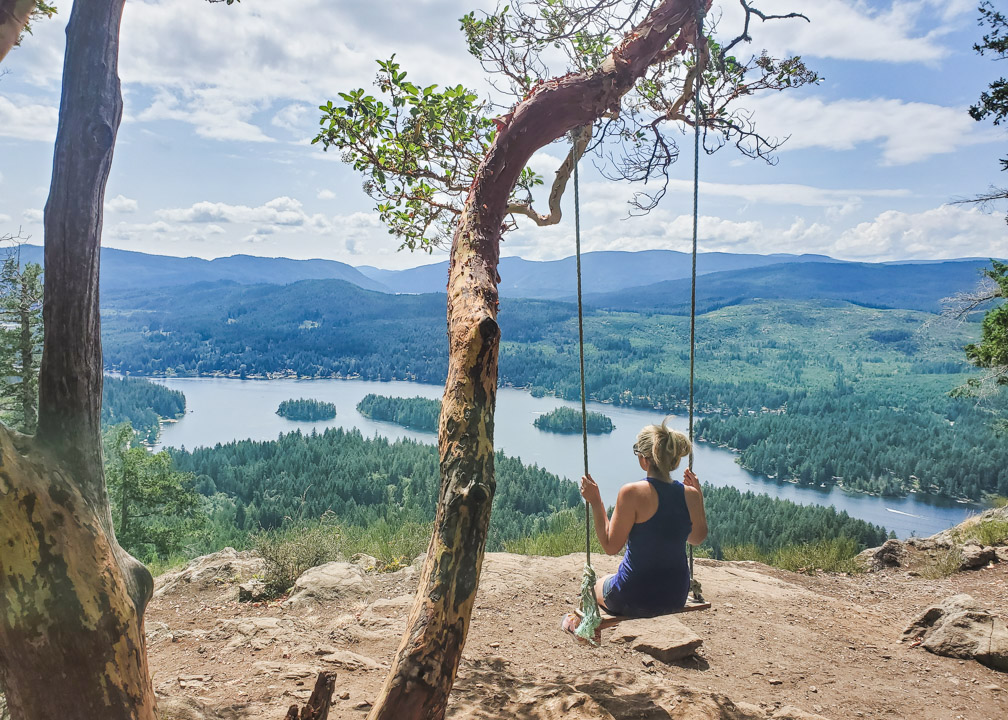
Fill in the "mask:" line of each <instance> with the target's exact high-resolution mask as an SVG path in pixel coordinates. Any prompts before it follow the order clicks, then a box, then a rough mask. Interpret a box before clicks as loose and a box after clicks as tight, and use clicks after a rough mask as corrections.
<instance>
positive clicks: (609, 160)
mask: <svg viewBox="0 0 1008 720" xmlns="http://www.w3.org/2000/svg"><path fill="white" fill-rule="evenodd" d="M739 2H740V5H741V7H742V11H743V18H744V25H743V27H742V29H741V32H740V33H739V34H738V35H737V36H735V37H734V38H733V39H732V40H730V41H729V42H726V43H724V44H723V45H721V44H719V43H718V42H716V41H715V40H714V39H713V38H712V37H711V36H710V34H711V33H710V32H706V33H705V30H706V31H712V30H713V23H711V24H703V21H702V18H703V17H704V16H705V15H706V14H708V13H709V11H710V6H709V3H707V4H706V5H704V4H702V3H701V2H697V1H696V0H651V1H650V2H648V1H645V0H566V1H565V2H558V1H557V0H525V1H521V2H515V3H512V4H510V5H502V6H501V7H499V8H498V10H497V11H496V12H494V13H490V14H484V15H481V16H477V15H476V14H475V13H471V14H469V15H466V16H465V17H463V18H462V29H463V31H464V32H465V35H466V40H467V42H468V46H469V51H470V53H471V54H472V55H473V56H475V57H476V58H477V59H478V60H479V62H480V63H481V64H482V65H483V67H484V69H485V70H487V72H488V73H489V74H490V75H491V77H492V78H494V79H495V80H496V81H497V84H496V85H495V88H496V90H497V91H498V93H499V94H500V95H501V96H504V97H508V96H509V97H510V101H505V102H506V104H505V105H503V106H495V105H493V104H491V103H483V102H480V100H479V98H478V95H477V94H476V93H475V92H472V91H470V90H467V89H466V88H464V87H461V86H454V87H452V86H448V87H446V88H444V89H438V87H437V86H428V87H419V86H416V85H414V84H413V83H412V82H410V81H409V80H408V79H407V73H406V72H405V71H404V70H403V69H402V67H401V66H400V65H399V63H398V62H396V61H395V58H394V57H393V58H392V59H390V60H388V61H382V62H379V73H378V78H377V81H376V84H377V86H378V89H379V91H380V94H381V98H377V97H375V96H373V95H371V94H370V93H368V92H367V91H365V90H363V89H358V90H352V91H349V92H345V93H340V96H339V97H340V102H337V103H333V102H332V101H329V102H327V103H326V104H325V105H323V106H321V110H322V112H323V115H322V118H321V130H320V132H319V134H318V136H317V137H316V138H315V142H321V143H322V144H323V145H324V146H325V147H326V148H329V147H333V148H336V149H338V150H340V151H342V153H343V158H344V160H345V161H346V162H348V163H350V164H351V165H353V167H354V168H355V169H356V170H358V171H360V172H361V173H362V174H363V176H364V178H365V182H364V188H365V190H366V192H367V193H368V194H369V195H370V196H371V197H372V198H374V199H375V201H376V210H377V211H378V213H379V215H380V216H381V218H382V220H383V221H384V222H385V223H386V224H387V225H388V228H389V230H390V232H391V233H392V234H394V235H396V236H398V237H399V238H400V239H401V240H402V243H403V246H405V247H408V248H410V249H427V248H430V247H432V246H434V245H437V244H441V243H446V242H447V241H448V240H449V238H450V239H451V261H450V270H449V276H448V288H447V290H448V335H449V364H448V378H447V381H446V383H445V391H444V395H443V399H442V410H441V418H440V426H439V429H438V450H439V454H440V473H441V487H440V495H439V499H438V507H437V514H436V519H435V529H434V533H433V535H432V537H431V541H430V544H429V546H428V551H427V556H426V561H425V563H424V567H423V571H422V573H421V576H420V581H419V587H418V589H417V595H416V599H415V602H414V605H413V608H412V610H411V612H410V616H409V620H408V623H407V629H406V632H405V634H404V635H403V638H402V641H401V643H400V645H399V649H398V651H397V653H396V656H395V660H394V662H393V665H392V668H391V670H390V673H389V675H388V677H387V678H386V681H385V684H384V686H383V687H382V690H381V693H380V694H379V696H378V698H377V699H376V702H375V705H374V707H373V709H372V711H371V714H370V716H369V717H370V718H371V719H372V720H377V719H379V718H380V719H385V718H417V719H419V718H441V717H443V716H444V713H445V709H446V706H447V700H448V694H449V693H450V691H451V687H452V685H453V683H454V680H455V675H456V673H457V671H458V666H459V661H460V659H461V654H462V649H463V646H464V643H465V639H466V635H467V633H468V629H469V621H470V616H471V613H472V607H473V602H474V600H475V597H476V589H477V586H478V583H479V576H480V570H481V566H482V561H483V553H484V548H485V545H486V538H487V529H488V526H489V520H490V510H491V505H492V502H493V497H494V491H495V486H496V485H495V478H494V465H493V430H494V404H495V399H496V390H497V353H498V347H499V342H500V330H499V327H498V324H497V312H498V294H497V283H498V282H499V278H498V275H497V263H498V259H499V254H500V241H501V237H502V234H503V233H504V232H505V231H507V230H508V229H510V228H512V227H513V226H514V224H515V222H516V218H527V219H530V220H531V221H533V222H534V223H536V224H537V225H550V224H554V223H557V222H559V220H560V215H561V213H560V207H561V205H560V201H561V198H562V196H563V193H564V190H565V188H566V184H567V181H568V179H569V177H570V174H571V172H572V170H573V167H574V163H576V162H577V161H578V159H579V158H580V157H581V155H582V154H583V153H585V152H587V151H591V152H593V153H594V154H595V155H596V156H597V157H598V158H599V162H600V165H601V167H602V168H603V172H605V173H606V174H607V175H609V176H610V177H614V178H620V179H626V180H632V181H646V180H655V179H657V180H658V181H659V182H658V183H657V185H653V186H652V187H654V188H655V189H653V190H650V191H641V192H638V193H637V195H636V196H635V198H634V200H633V203H632V208H631V210H637V211H641V212H646V211H648V210H650V209H652V208H654V207H655V206H656V204H657V203H658V202H659V201H660V199H661V197H662V196H663V195H664V193H665V189H666V186H667V180H668V177H669V175H668V172H669V167H670V166H671V164H672V163H673V162H674V161H675V159H676V157H677V154H678V149H677V145H676V143H675V140H674V133H675V132H678V131H679V129H682V128H684V127H696V126H699V128H700V129H701V131H702V132H703V135H704V143H705V149H707V150H708V151H709V152H710V151H713V150H715V149H717V148H718V147H720V146H721V145H723V144H725V143H732V144H734V145H735V146H736V147H737V148H738V149H739V150H741V151H742V152H743V153H744V154H745V155H748V156H751V157H760V158H767V159H769V158H770V157H771V153H772V152H773V150H774V149H775V148H776V147H777V146H778V145H779V143H778V142H777V141H775V140H773V139H768V138H765V137H763V136H761V135H760V134H759V133H758V132H757V131H756V129H755V126H754V125H753V123H752V119H751V116H750V115H749V113H747V112H746V111H745V110H744V109H739V108H738V107H736V106H737V102H736V101H738V100H739V99H740V98H743V97H746V96H749V95H751V94H753V93H756V92H760V91H764V90H766V91H770V90H783V89H786V88H793V87H799V86H801V85H805V84H807V83H812V82H816V81H817V80H818V78H817V76H816V75H815V73H813V72H811V71H810V70H808V69H807V68H806V67H805V65H804V64H803V63H802V61H801V59H800V58H787V59H776V58H773V57H771V56H770V55H768V54H767V53H761V54H759V55H755V56H753V57H751V58H750V59H749V60H748V61H746V62H742V61H740V60H739V59H738V57H737V55H736V54H733V52H734V51H735V48H736V47H737V46H739V44H740V43H742V42H748V41H750V40H751V38H750V35H749V30H750V24H751V22H752V21H753V20H754V19H759V20H761V21H766V20H771V19H783V18H785V17H790V18H802V19H804V17H803V16H801V15H798V14H795V13H791V14H788V15H767V14H765V13H763V12H761V11H760V10H759V9H758V8H756V7H754V6H753V5H752V4H751V3H750V1H749V0H739ZM694 83H699V88H700V96H701V100H702V102H701V107H702V110H701V111H700V113H699V114H697V112H696V111H695V109H694V107H693V105H692V103H691V98H692V97H693V93H694V88H695V85H694ZM512 102H513V104H512ZM497 111H499V114H498V115H497V116H496V117H492V118H491V117H489V115H490V114H492V113H495V112H497ZM568 134H570V135H571V139H572V143H571V149H570V151H569V152H568V153H567V157H566V159H565V160H564V162H563V163H562V165H561V166H560V168H559V169H558V170H557V173H556V177H555V179H554V181H553V183H552V186H551V189H550V192H549V197H548V201H547V206H548V208H547V212H545V213H540V212H537V211H536V210H535V209H534V208H533V189H534V188H535V187H536V186H537V185H540V184H542V178H540V177H538V176H537V175H536V174H535V173H534V172H532V171H531V170H530V169H529V168H528V167H527V164H528V161H529V159H530V158H531V157H532V155H533V153H535V152H536V151H537V150H539V149H540V148H542V147H545V146H546V145H548V144H550V143H552V142H554V141H556V140H559V139H561V138H564V137H565V136H566V135H568Z"/></svg>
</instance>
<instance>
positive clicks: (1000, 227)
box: [832, 205, 1008, 260]
mask: <svg viewBox="0 0 1008 720" xmlns="http://www.w3.org/2000/svg"><path fill="white" fill-rule="evenodd" d="M832 247H833V248H834V251H835V252H836V253H837V255H838V257H844V258H855V259H857V258H865V259H872V260H899V259H904V258H915V257H916V258H935V259H940V258H955V257H970V256H979V257H990V256H993V257H1006V256H1008V232H1006V231H1005V223H1004V216H1002V215H1001V214H1000V213H997V214H990V213H985V212H982V211H981V210H979V209H977V208H970V209H964V208H963V207H960V206H958V205H942V206H941V207H937V208H934V209H932V210H926V211H924V212H919V213H906V212H900V211H898V210H888V211H886V212H884V213H881V214H880V215H878V216H877V217H876V218H875V219H874V220H872V221H870V222H863V223H859V224H858V225H856V226H855V227H853V228H851V229H849V230H847V231H845V232H843V233H842V234H841V235H840V237H839V238H838V239H837V240H836V242H834V243H833V245H832Z"/></svg>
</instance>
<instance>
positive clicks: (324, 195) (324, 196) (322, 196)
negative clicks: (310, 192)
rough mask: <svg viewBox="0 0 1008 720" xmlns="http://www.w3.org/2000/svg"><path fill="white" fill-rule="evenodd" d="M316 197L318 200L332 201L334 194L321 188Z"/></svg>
mask: <svg viewBox="0 0 1008 720" xmlns="http://www.w3.org/2000/svg"><path fill="white" fill-rule="evenodd" d="M316 197H317V198H318V199H319V200H333V199H335V198H336V193H334V192H333V191H332V190H329V189H328V188H323V189H321V190H319V191H318V195H316Z"/></svg>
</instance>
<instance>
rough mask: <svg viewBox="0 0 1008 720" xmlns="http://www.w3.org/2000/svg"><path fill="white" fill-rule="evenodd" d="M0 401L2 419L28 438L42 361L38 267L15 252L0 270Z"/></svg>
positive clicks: (34, 420)
mask: <svg viewBox="0 0 1008 720" xmlns="http://www.w3.org/2000/svg"><path fill="white" fill-rule="evenodd" d="M0 323H2V328H0V398H2V401H3V409H4V415H5V417H6V419H7V420H8V421H9V422H10V424H12V425H13V426H14V427H16V428H17V429H18V430H21V431H22V432H25V433H28V434H32V433H34V432H35V426H36V424H37V420H38V368H39V361H40V360H41V357H42V266H41V265H39V264H38V263H25V264H24V265H22V264H21V262H20V254H19V253H18V252H17V251H16V250H15V251H14V252H12V253H11V254H10V255H9V256H8V257H7V259H6V260H4V263H3V268H2V269H0Z"/></svg>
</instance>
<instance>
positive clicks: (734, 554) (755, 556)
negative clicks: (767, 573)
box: [721, 543, 773, 565]
mask: <svg viewBox="0 0 1008 720" xmlns="http://www.w3.org/2000/svg"><path fill="white" fill-rule="evenodd" d="M721 558H722V559H723V560H752V561H754V562H760V563H763V564H764V565H770V564H771V563H772V562H773V554H772V553H768V552H766V551H764V550H760V549H759V548H758V547H756V546H755V545H753V544H752V543H749V544H746V545H726V546H725V547H723V548H722V549H721Z"/></svg>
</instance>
